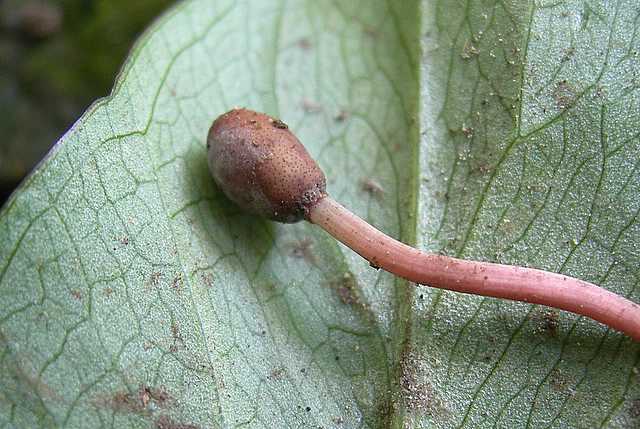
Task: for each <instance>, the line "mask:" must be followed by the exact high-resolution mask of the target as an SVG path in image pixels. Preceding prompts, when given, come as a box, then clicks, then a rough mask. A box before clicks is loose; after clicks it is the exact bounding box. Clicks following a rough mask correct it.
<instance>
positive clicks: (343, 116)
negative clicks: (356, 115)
mask: <svg viewBox="0 0 640 429" xmlns="http://www.w3.org/2000/svg"><path fill="white" fill-rule="evenodd" d="M349 116H351V114H350V113H349V112H348V111H347V110H345V109H342V110H340V112H338V114H337V115H336V116H335V118H333V119H335V120H336V122H344V121H346V120H347V119H349Z"/></svg>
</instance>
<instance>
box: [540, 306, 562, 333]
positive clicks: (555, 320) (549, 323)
mask: <svg viewBox="0 0 640 429" xmlns="http://www.w3.org/2000/svg"><path fill="white" fill-rule="evenodd" d="M559 320H560V315H559V314H558V311H557V310H545V311H544V313H543V314H542V329H543V330H544V331H545V332H546V333H547V334H549V335H550V336H552V337H554V338H555V337H557V336H558V326H559V325H560V322H559Z"/></svg>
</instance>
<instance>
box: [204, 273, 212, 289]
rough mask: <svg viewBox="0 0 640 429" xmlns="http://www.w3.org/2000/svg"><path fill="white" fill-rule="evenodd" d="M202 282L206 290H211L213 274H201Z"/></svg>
mask: <svg viewBox="0 0 640 429" xmlns="http://www.w3.org/2000/svg"><path fill="white" fill-rule="evenodd" d="M202 281H203V282H204V285H205V286H206V287H207V288H212V287H213V274H211V273H203V274H202Z"/></svg>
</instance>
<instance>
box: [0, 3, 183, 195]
mask: <svg viewBox="0 0 640 429" xmlns="http://www.w3.org/2000/svg"><path fill="white" fill-rule="evenodd" d="M171 3H174V0H0V106H1V112H0V138H1V140H0V205H1V204H2V203H4V201H5V200H6V199H7V198H8V197H9V195H10V194H11V192H12V191H13V190H14V189H15V187H16V186H17V185H18V184H19V183H20V181H21V180H22V179H23V177H24V176H25V175H26V174H28V173H29V171H31V169H32V168H33V167H34V166H35V165H36V164H37V162H38V161H39V160H40V159H42V157H43V156H44V155H45V154H46V153H47V151H48V150H49V148H50V147H51V146H52V145H53V144H54V143H55V142H56V141H57V140H58V139H59V138H60V137H61V136H62V135H63V134H64V132H65V131H66V130H67V129H68V128H69V127H70V126H71V125H72V124H73V122H74V121H75V120H77V119H78V118H79V117H80V115H81V114H82V113H83V112H84V110H85V109H86V108H87V107H89V105H90V104H91V103H92V102H93V101H95V100H96V99H97V98H100V97H103V96H105V95H108V94H109V91H110V90H111V87H112V86H113V83H114V80H115V77H116V75H117V73H118V70H119V69H120V66H121V65H122V63H123V62H124V60H125V58H126V56H127V53H128V52H129V49H130V48H131V46H132V45H133V43H134V42H135V39H136V38H137V36H138V35H139V34H140V33H141V32H142V31H143V30H144V29H145V28H146V27H147V26H148V25H149V24H150V23H151V22H152V21H153V19H154V18H155V17H157V16H159V15H160V14H161V13H162V11H163V10H165V9H166V8H167V7H168V6H169V5H170V4H171Z"/></svg>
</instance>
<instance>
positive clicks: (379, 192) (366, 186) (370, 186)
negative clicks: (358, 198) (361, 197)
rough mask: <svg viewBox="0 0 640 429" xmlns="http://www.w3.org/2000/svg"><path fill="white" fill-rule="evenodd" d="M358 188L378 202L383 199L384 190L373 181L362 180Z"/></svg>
mask: <svg viewBox="0 0 640 429" xmlns="http://www.w3.org/2000/svg"><path fill="white" fill-rule="evenodd" d="M360 188H361V189H362V190H363V191H364V192H366V193H368V194H369V195H371V196H372V197H375V198H377V199H378V200H381V199H382V198H383V197H384V188H383V187H382V185H381V184H380V183H378V182H377V181H376V180H374V179H371V178H369V179H362V180H361V182H360Z"/></svg>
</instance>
